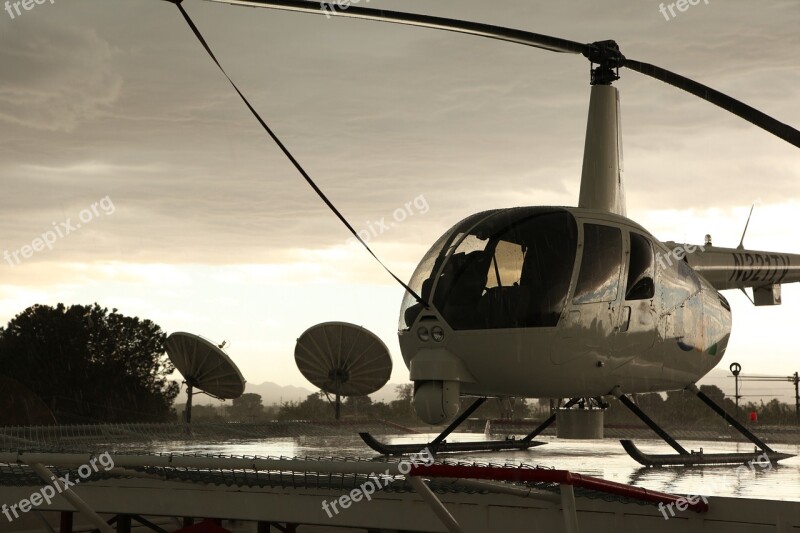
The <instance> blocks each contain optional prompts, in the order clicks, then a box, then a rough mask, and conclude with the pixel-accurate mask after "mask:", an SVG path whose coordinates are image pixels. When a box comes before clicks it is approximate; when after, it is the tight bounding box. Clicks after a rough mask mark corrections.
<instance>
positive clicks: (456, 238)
mask: <svg viewBox="0 0 800 533" xmlns="http://www.w3.org/2000/svg"><path fill="white" fill-rule="evenodd" d="M167 1H170V2H172V3H175V4H176V5H177V6H178V8H179V9H180V11H181V13H182V14H183V15H184V17H185V19H186V20H187V22H188V23H189V25H190V26H191V28H192V30H193V31H194V32H195V34H196V36H197V37H198V38H199V39H200V41H201V43H202V44H203V46H204V47H205V48H206V50H207V52H208V53H209V54H210V55H211V56H212V58H213V53H212V52H211V49H210V48H209V46H208V44H207V43H206V42H205V40H204V39H203V38H202V35H201V34H200V32H199V30H198V29H197V28H196V26H194V24H193V23H192V22H191V19H190V18H189V15H188V14H187V13H186V11H185V10H184V9H183V7H181V0H167ZM209 1H213V2H219V3H227V4H234V5H242V6H250V7H267V8H274V9H282V10H291V11H300V12H305V13H315V14H324V15H326V16H342V17H350V18H364V19H370V20H376V21H383V22H392V23H399V24H406V25H413V26H422V27H429V28H433V29H440V30H446V31H453V32H459V33H466V34H471V35H476V36H482V37H488V38H492V39H499V40H504V41H509V42H513V43H517V44H523V45H526V46H532V47H535V48H540V49H544V50H548V51H553V52H559V53H571V54H582V55H583V56H585V57H586V58H587V59H589V61H590V63H591V95H590V105H589V117H588V124H587V130H586V142H585V148H584V158H583V170H582V174H581V187H580V197H579V199H578V207H518V208H510V209H495V210H490V211H485V212H482V213H477V214H474V215H472V216H470V217H467V218H466V219H464V220H462V221H461V222H458V223H457V224H455V225H454V226H453V227H452V228H451V229H450V230H449V231H448V232H447V233H445V234H444V235H443V236H442V237H441V238H439V240H438V241H436V243H435V244H434V245H433V246H432V247H431V248H430V250H429V251H428V253H427V254H426V255H425V256H424V257H423V258H422V260H421V262H420V264H419V266H418V267H417V269H416V271H415V272H414V274H413V276H412V278H411V281H410V282H409V283H408V284H407V285H406V284H405V283H403V282H402V281H401V280H399V279H398V278H397V277H396V276H394V274H392V276H393V277H395V279H397V281H398V282H400V283H401V284H402V285H403V286H404V287H405V289H406V295H405V297H404V299H403V302H402V306H401V312H400V326H399V338H400V348H401V351H402V355H403V359H404V360H405V363H406V365H407V366H408V368H409V370H410V378H411V380H412V381H413V382H414V407H415V409H416V411H417V414H418V415H419V417H420V418H421V419H422V420H424V421H425V422H427V423H430V424H439V423H442V422H445V421H447V420H450V419H453V418H454V417H456V415H457V414H458V411H459V406H460V398H461V396H473V397H477V400H476V401H475V402H474V403H473V404H472V405H471V406H470V407H469V408H468V409H466V410H465V411H464V412H463V413H462V414H461V415H460V416H458V417H457V418H456V419H455V421H454V422H453V423H451V424H450V426H449V427H448V428H447V429H446V430H445V431H444V432H443V433H442V434H441V435H439V437H437V438H436V439H434V440H433V441H431V442H430V443H428V445H429V446H430V447H431V449H432V450H435V451H438V452H443V451H466V450H497V449H525V448H529V447H531V446H534V445H537V444H540V443H537V442H535V441H534V440H533V438H534V437H535V436H536V435H537V434H538V433H540V432H541V431H542V430H543V429H544V428H545V427H546V426H547V425H549V424H551V423H552V422H553V421H554V419H555V415H554V416H552V417H550V419H548V420H547V421H545V423H544V424H542V425H541V426H540V427H539V428H537V429H536V430H535V431H534V432H532V433H531V434H530V435H528V436H526V437H525V438H523V439H520V440H502V441H484V442H479V443H474V442H473V443H448V442H446V441H445V440H444V439H445V437H446V436H447V435H448V434H449V433H451V432H452V431H453V430H454V429H455V428H456V427H457V426H458V425H459V424H460V423H461V422H463V421H464V420H465V419H466V418H467V417H468V416H469V415H470V414H471V413H472V412H473V411H474V410H475V409H477V407H478V406H479V405H480V404H481V403H482V402H483V401H484V400H485V399H486V397H497V396H500V397H502V396H521V397H549V398H570V401H569V402H567V403H566V404H565V406H564V407H565V408H569V407H571V406H573V405H575V404H583V403H585V402H586V401H589V399H596V401H597V402H598V403H599V404H600V405H602V403H603V402H602V398H603V397H604V396H614V397H617V398H618V399H619V400H620V401H621V402H622V403H623V404H625V405H626V406H627V407H629V408H630V409H631V410H632V411H634V413H636V414H637V415H638V416H639V417H640V418H642V420H643V421H645V422H646V423H647V424H648V425H649V426H650V427H651V428H652V429H653V430H654V431H655V432H656V433H657V434H658V435H660V436H661V437H662V438H663V439H664V440H665V441H666V442H667V443H669V444H670V445H671V446H672V447H673V448H674V449H675V450H676V451H677V452H678V453H677V454H670V455H645V454H643V453H642V452H640V451H639V450H638V449H637V448H636V447H635V446H634V445H633V443H632V442H630V441H623V445H624V446H625V448H626V450H627V451H628V452H629V453H630V454H631V455H632V456H633V457H634V459H636V460H638V461H639V462H641V463H642V464H645V465H665V464H683V465H696V464H722V463H741V462H746V461H747V460H752V459H753V457H755V455H757V454H759V453H762V452H766V453H768V455H769V457H770V459H771V460H773V461H777V460H780V459H783V458H786V457H790V456H789V455H786V454H781V453H777V452H774V451H773V450H772V449H771V448H769V446H767V445H766V444H765V443H764V442H762V441H761V440H760V439H758V437H756V436H755V435H753V434H752V433H750V432H749V431H748V430H747V429H746V428H745V427H743V426H742V425H741V424H739V422H738V421H737V420H736V419H735V418H733V417H731V416H730V415H728V414H727V413H725V412H724V411H723V410H722V409H721V408H720V407H719V406H717V405H716V404H715V403H714V402H713V401H712V400H710V399H709V398H708V397H707V396H706V395H704V394H703V393H702V392H701V391H700V390H699V389H698V388H697V387H696V385H695V383H696V382H697V380H699V379H700V378H701V377H703V376H704V375H705V374H706V373H708V372H709V371H710V370H711V369H712V368H714V367H715V366H716V365H717V364H718V363H719V362H720V360H721V359H722V357H723V355H724V354H725V350H726V347H727V343H728V339H729V337H730V333H731V308H730V305H729V303H728V301H727V300H726V299H725V297H724V296H723V295H722V294H721V293H720V292H719V291H721V290H726V289H741V290H744V289H745V288H748V287H749V288H752V291H753V299H752V301H753V303H754V304H755V305H758V306H761V305H779V304H780V287H781V284H783V283H793V282H798V281H800V255H796V254H786V253H775V252H765V251H752V250H746V249H744V247H743V245H742V244H741V243H740V245H739V247H737V248H721V247H717V246H714V245H713V244H712V242H711V239H710V237H707V239H706V242H705V243H704V244H703V245H700V246H687V245H679V244H677V243H675V242H660V241H659V240H658V239H656V238H655V237H654V236H653V235H652V234H651V233H650V232H648V231H647V230H646V229H645V228H643V227H642V226H640V225H639V224H637V223H636V222H634V221H633V220H630V219H629V218H627V217H626V206H625V194H624V186H623V179H622V172H621V153H622V149H621V135H620V134H621V132H620V120H619V117H620V105H619V93H618V91H617V89H616V88H615V87H614V86H613V85H612V83H613V82H614V81H615V80H617V79H619V69H620V68H627V69H630V70H634V71H636V72H639V73H641V74H645V75H647V76H651V77H653V78H656V79H658V80H661V81H664V82H666V83H669V84H671V85H674V86H676V87H678V88H680V89H683V90H685V91H688V92H690V93H692V94H694V95H696V96H698V97H700V98H702V99H704V100H707V101H709V102H711V103H713V104H715V105H718V106H720V107H722V108H723V109H726V110H728V111H730V112H732V113H734V114H736V115H738V116H740V117H742V118H744V119H745V120H747V121H749V122H751V123H752V124H754V125H756V126H759V127H761V128H763V129H765V130H766V131H768V132H770V133H772V134H774V135H776V136H777V137H779V138H781V139H783V140H785V141H787V142H789V143H790V144H793V145H794V146H797V147H800V132H798V131H797V130H796V129H794V128H792V127H790V126H788V125H786V124H783V123H781V122H779V121H777V120H775V119H773V118H771V117H769V116H767V115H765V114H764V113H761V112H760V111H757V110H756V109H753V108H752V107H750V106H748V105H746V104H744V103H742V102H740V101H738V100H735V99H733V98H731V97H729V96H726V95H724V94H722V93H720V92H718V91H715V90H714V89H711V88H709V87H706V86H705V85H702V84H700V83H698V82H695V81H693V80H690V79H688V78H685V77H683V76H680V75H678V74H675V73H673V72H670V71H667V70H665V69H662V68H660V67H657V66H654V65H650V64H648V63H643V62H640V61H635V60H632V59H628V58H626V57H625V56H623V55H622V54H621V53H620V51H619V47H618V46H617V44H616V43H615V42H614V41H599V42H594V43H590V44H582V43H578V42H574V41H568V40H565V39H560V38H556V37H550V36H546V35H540V34H535V33H530V32H526V31H521V30H513V29H508V28H503V27H498V26H491V25H487V24H480V23H475V22H468V21H461V20H454V19H448V18H441V17H431V16H425V15H419V14H412V13H402V12H395V11H385V10H378V9H370V8H363V7H356V6H352V5H349V3H348V5H347V6H346V8H342V7H341V4H340V3H338V4H337V3H328V2H322V3H321V4H320V3H318V2H311V1H306V0H209ZM214 61H215V62H216V61H217V60H216V59H215V58H214ZM217 65H218V66H220V65H219V63H218V62H217ZM220 69H222V67H221V66H220ZM223 72H224V70H223ZM226 76H227V75H226ZM229 80H230V78H229ZM231 84H233V86H234V88H236V85H235V84H234V82H233V81H231ZM236 91H237V92H238V94H239V95H240V97H241V98H242V99H243V100H244V102H245V103H246V104H247V106H248V108H249V109H250V111H251V112H252V113H253V114H254V116H255V117H256V118H257V119H258V120H259V122H260V123H261V125H262V126H263V127H264V128H265V129H266V131H267V132H268V133H269V135H270V136H271V137H272V138H273V139H274V140H275V141H276V143H277V144H278V145H279V147H280V148H281V149H282V150H283V151H284V153H285V154H286V155H287V156H288V157H289V158H290V160H291V161H292V163H293V164H294V165H295V166H296V168H297V169H298V170H299V171H300V172H301V174H302V175H303V177H304V178H305V179H306V180H307V181H308V182H309V184H310V185H311V186H312V187H313V188H314V190H315V192H317V194H318V195H319V196H320V197H321V198H322V199H323V201H325V203H326V204H327V205H328V206H329V207H330V208H331V209H332V210H333V211H334V213H336V215H337V216H338V217H339V218H340V219H341V220H342V222H343V223H344V224H345V225H346V226H347V227H348V228H349V229H350V230H351V232H352V233H353V234H354V235H355V236H356V238H357V239H358V240H359V241H361V239H360V238H359V237H358V234H357V232H356V231H355V230H354V229H353V228H352V226H350V224H349V223H348V222H347V221H346V220H345V218H344V217H343V216H342V215H341V214H340V213H339V212H338V211H337V210H336V208H335V207H334V206H333V204H332V203H331V202H330V201H329V200H328V199H327V197H325V195H324V193H323V192H322V191H321V190H320V189H319V188H318V187H317V186H316V185H315V184H314V182H313V180H312V179H311V177H310V176H309V175H308V174H307V173H306V172H305V170H303V168H302V167H301V166H300V164H299V163H298V162H297V160H296V159H295V158H294V157H293V156H292V155H291V153H290V152H289V151H288V149H287V148H286V147H285V146H284V145H283V144H282V143H281V142H280V140H279V139H278V138H277V136H276V135H275V134H274V133H273V132H272V130H270V128H269V127H268V126H267V124H266V123H265V122H264V120H263V119H262V118H261V117H260V116H259V115H258V113H257V112H256V111H255V109H253V107H252V106H251V105H250V104H249V102H248V101H247V99H246V97H245V96H244V95H243V94H242V93H241V91H239V89H238V88H236ZM743 238H744V237H743ZM361 242H362V244H364V246H365V247H366V248H367V250H369V247H368V246H367V245H366V244H365V243H364V242H363V241H361ZM370 253H372V252H371V250H370ZM373 255H374V254H373ZM376 259H377V257H376ZM381 264H382V263H381ZM384 268H385V267H384ZM387 271H388V269H387ZM390 274H391V272H390ZM509 369H513V370H512V371H509ZM681 389H689V390H691V391H692V392H694V393H695V394H696V395H697V396H698V397H699V398H700V399H701V400H702V401H704V402H705V403H706V404H708V405H709V407H711V408H712V409H713V410H714V411H715V412H717V413H718V414H720V416H723V417H724V418H725V419H726V420H727V421H728V422H729V423H730V424H732V425H733V426H734V427H736V428H737V429H738V430H739V431H740V432H742V433H743V434H744V435H745V436H746V437H747V438H748V439H750V440H751V441H752V442H753V443H755V444H756V446H757V447H758V448H759V449H760V451H756V452H754V453H739V454H703V453H702V452H701V453H699V454H698V453H693V452H692V453H690V452H688V451H687V450H685V449H684V448H683V447H682V446H681V445H680V444H679V443H677V442H676V441H675V440H674V439H673V438H672V437H671V436H670V435H668V434H667V433H666V432H665V431H664V430H663V429H662V428H660V427H659V426H658V425H657V424H656V423H655V422H653V421H652V420H650V419H649V417H647V415H646V414H645V413H643V412H642V411H641V410H640V409H639V408H638V407H637V406H636V405H635V404H634V403H633V402H632V401H631V400H630V399H629V398H628V397H627V396H626V395H628V394H634V393H646V392H663V391H671V390H681ZM362 437H363V438H364V440H365V441H366V442H367V444H369V445H370V446H371V447H373V448H374V449H376V450H378V451H379V452H381V453H387V454H393V453H406V452H415V451H418V450H419V446H420V445H387V444H383V443H380V442H378V441H377V440H376V439H374V438H373V437H371V436H370V435H368V434H362Z"/></svg>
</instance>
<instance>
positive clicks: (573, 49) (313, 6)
mask: <svg viewBox="0 0 800 533" xmlns="http://www.w3.org/2000/svg"><path fill="white" fill-rule="evenodd" d="M167 1H169V2H180V1H181V0H167ZM206 1H208V2H216V3H221V4H232V5H239V6H249V7H265V8H270V9H280V10H284V11H299V12H303V13H315V14H317V15H325V16H326V17H331V16H335V17H349V18H359V19H367V20H376V21H381V22H391V23H394V24H405V25H409V26H418V27H422V28H432V29H439V30H445V31H452V32H456V33H465V34H468V35H476V36H479V37H487V38H490V39H497V40H500V41H507V42H511V43H517V44H523V45H526V46H532V47H534V48H541V49H543V50H550V51H551V52H561V53H568V54H582V55H583V56H585V57H586V58H588V59H589V60H590V61H592V62H596V63H603V61H605V60H606V59H607V58H605V57H604V52H608V50H607V49H605V48H604V46H603V44H604V43H603V42H598V43H591V44H582V43H579V42H576V41H570V40H567V39H561V38H559V37H551V36H549V35H542V34H539V33H532V32H528V31H523V30H514V29H511V28H504V27H502V26H493V25H491V24H481V23H478V22H469V21H465V20H457V19H450V18H444V17H433V16H428V15H420V14H417V13H404V12H401V11H386V10H383V9H372V8H366V7H358V6H353V5H349V6H347V7H346V8H345V7H344V6H341V7H340V6H339V5H338V2H335V1H331V2H325V1H323V2H316V1H310V0H206ZM351 1H352V0H351ZM598 45H600V46H598ZM612 55H613V56H614V57H613V60H614V61H616V62H615V63H612V64H610V66H611V67H612V68H614V67H616V66H622V67H627V68H629V69H631V70H634V71H636V72H639V73H640V74H644V75H645V76H650V77H652V78H655V79H657V80H660V81H663V82H665V83H668V84H670V85H673V86H675V87H678V88H679V89H683V90H684V91H686V92H689V93H691V94H693V95H695V96H697V97H699V98H702V99H703V100H706V101H707V102H710V103H712V104H714V105H716V106H719V107H721V108H722V109H725V110H726V111H729V112H731V113H733V114H735V115H738V116H739V117H741V118H743V119H744V120H746V121H748V122H750V123H751V124H753V125H755V126H758V127H759V128H762V129H764V130H766V131H768V132H769V133H772V134H773V135H775V136H776V137H779V138H781V139H783V140H784V141H786V142H788V143H789V144H792V145H794V146H796V147H798V148H800V131H797V130H796V129H794V128H793V127H791V126H789V125H788V124H784V123H783V122H780V121H778V120H776V119H774V118H772V117H770V116H769V115H767V114H765V113H762V112H761V111H759V110H758V109H755V108H753V107H750V106H749V105H747V104H745V103H744V102H741V101H739V100H736V99H735V98H732V97H730V96H728V95H726V94H723V93H721V92H719V91H717V90H715V89H712V88H711V87H708V86H706V85H703V84H702V83H698V82H696V81H694V80H691V79H689V78H687V77H685V76H681V75H680V74H675V73H674V72H670V71H669V70H666V69H663V68H661V67H657V66H655V65H651V64H649V63H644V62H641V61H636V60H634V59H627V58H625V57H624V56H622V55H621V54H619V51H618V50H616V51H612Z"/></svg>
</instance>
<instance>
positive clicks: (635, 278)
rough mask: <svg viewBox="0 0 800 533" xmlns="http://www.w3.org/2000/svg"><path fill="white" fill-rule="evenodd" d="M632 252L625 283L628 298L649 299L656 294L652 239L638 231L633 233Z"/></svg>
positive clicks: (626, 297)
mask: <svg viewBox="0 0 800 533" xmlns="http://www.w3.org/2000/svg"><path fill="white" fill-rule="evenodd" d="M630 237H631V253H630V256H629V258H628V282H627V283H626V285H625V299H626V300H649V299H651V298H653V296H655V292H656V288H655V282H654V280H653V276H654V272H655V256H654V255H653V246H652V245H651V244H650V240H649V239H647V238H646V237H644V236H642V235H639V234H638V233H631V234H630Z"/></svg>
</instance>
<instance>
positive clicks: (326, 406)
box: [278, 392, 333, 420]
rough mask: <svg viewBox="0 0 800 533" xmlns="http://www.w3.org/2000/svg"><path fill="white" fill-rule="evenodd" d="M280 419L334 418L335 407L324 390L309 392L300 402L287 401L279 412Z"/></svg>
mask: <svg viewBox="0 0 800 533" xmlns="http://www.w3.org/2000/svg"><path fill="white" fill-rule="evenodd" d="M278 419H279V420H333V408H332V407H331V405H330V403H329V402H328V400H326V399H325V395H324V394H323V393H322V392H314V393H311V394H309V395H308V396H307V397H306V399H305V400H303V401H302V402H300V403H297V402H285V403H283V404H282V405H281V408H280V411H279V412H278Z"/></svg>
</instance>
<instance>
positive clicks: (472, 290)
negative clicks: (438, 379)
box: [400, 207, 578, 330]
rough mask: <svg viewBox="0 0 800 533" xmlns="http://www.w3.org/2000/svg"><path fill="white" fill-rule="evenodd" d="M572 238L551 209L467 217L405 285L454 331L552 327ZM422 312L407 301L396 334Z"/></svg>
mask: <svg viewBox="0 0 800 533" xmlns="http://www.w3.org/2000/svg"><path fill="white" fill-rule="evenodd" d="M577 242H578V230H577V224H576V222H575V218H574V217H573V216H572V214H571V213H570V212H569V211H567V210H565V209H559V208H553V207H519V208H512V209H497V210H492V211H484V212H482V213H477V214H475V215H472V216H470V217H468V218H466V219H464V220H462V221H461V222H459V223H458V224H456V225H455V226H453V228H451V229H450V230H449V231H448V232H447V233H445V234H444V235H443V236H442V237H441V238H440V239H439V240H438V241H437V242H436V243H435V244H434V245H433V247H431V249H430V250H429V251H428V253H427V254H426V255H425V257H424V258H423V259H422V261H421V262H420V264H419V266H418V267H417V270H416V271H415V272H414V275H413V276H412V278H411V281H410V287H411V288H412V289H414V291H416V292H417V293H418V294H420V296H421V297H422V299H423V300H425V301H426V302H428V303H429V304H431V305H432V306H433V307H434V308H435V309H436V310H437V311H438V312H439V313H440V315H441V317H442V319H444V321H445V322H447V323H448V324H449V326H450V327H451V328H453V329H454V330H471V329H472V330H474V329H503V328H532V327H553V326H556V324H557V323H558V319H559V316H560V315H561V311H562V309H563V307H564V304H565V301H566V298H567V293H568V291H569V283H570V279H571V276H572V269H573V266H574V262H575V253H576V249H577ZM422 310H423V305H422V304H420V303H417V302H416V301H415V300H414V298H413V297H412V296H410V295H409V294H406V296H405V298H404V300H403V305H402V309H401V312H400V329H401V330H405V329H408V328H410V327H411V325H412V324H413V322H414V321H415V320H416V318H417V316H418V315H419V314H420V313H421V312H422Z"/></svg>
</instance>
